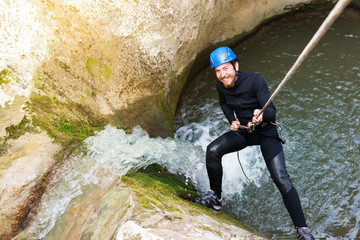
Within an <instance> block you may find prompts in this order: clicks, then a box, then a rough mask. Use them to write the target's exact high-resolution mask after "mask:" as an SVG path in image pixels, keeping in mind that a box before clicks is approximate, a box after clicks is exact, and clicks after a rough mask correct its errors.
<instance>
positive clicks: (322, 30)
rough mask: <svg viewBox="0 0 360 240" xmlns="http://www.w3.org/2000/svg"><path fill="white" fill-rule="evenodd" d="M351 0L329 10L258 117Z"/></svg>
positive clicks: (340, 2)
mask: <svg viewBox="0 0 360 240" xmlns="http://www.w3.org/2000/svg"><path fill="white" fill-rule="evenodd" d="M350 2H351V0H339V1H338V2H337V3H336V5H335V6H334V8H333V9H332V10H331V12H330V13H329V15H328V16H327V17H326V19H325V20H324V22H323V23H322V24H321V26H320V28H319V29H318V30H317V31H316V33H315V34H314V36H313V37H312V39H311V40H310V42H309V43H308V44H307V45H306V47H305V48H304V50H303V51H302V53H301V54H300V56H299V57H298V58H297V60H296V61H295V63H294V65H293V66H292V67H291V68H290V70H289V72H288V73H287V74H286V75H285V77H284V79H283V80H282V81H281V82H280V84H279V86H278V87H277V88H276V89H275V91H274V92H273V94H272V95H271V97H270V98H269V100H268V101H267V102H266V103H265V105H264V107H263V108H262V109H261V111H260V113H259V115H258V117H259V116H260V115H261V114H262V113H263V112H264V111H265V109H266V108H267V107H268V106H269V104H270V103H271V101H272V100H273V99H274V98H275V97H276V95H277V94H278V93H279V92H280V90H281V88H282V87H283V86H284V85H285V83H286V82H287V81H288V80H289V79H290V77H291V76H292V75H293V74H294V73H295V71H296V70H297V69H298V68H299V67H300V65H301V64H302V62H303V61H304V60H305V58H306V57H307V56H308V55H309V53H310V52H311V50H312V49H313V48H314V47H315V46H316V44H317V43H318V42H319V40H320V39H321V38H322V37H323V36H324V34H325V33H326V31H327V30H328V29H329V28H330V26H331V25H332V24H333V23H334V22H335V20H336V19H337V18H338V17H339V16H340V14H341V13H342V12H343V11H344V9H345V8H346V6H347V5H349V3H350ZM254 127H255V125H254V124H253V123H251V122H250V123H249V124H248V125H247V126H244V125H240V128H244V129H247V130H248V131H250V132H251V131H252V129H253V128H254ZM237 158H238V161H239V164H240V166H241V170H242V171H243V173H244V175H245V177H246V178H247V179H248V180H249V181H250V182H253V180H250V179H249V178H248V177H247V175H246V174H245V171H244V169H243V167H242V165H241V162H240V157H239V151H238V152H237Z"/></svg>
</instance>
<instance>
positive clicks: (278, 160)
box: [269, 151, 293, 194]
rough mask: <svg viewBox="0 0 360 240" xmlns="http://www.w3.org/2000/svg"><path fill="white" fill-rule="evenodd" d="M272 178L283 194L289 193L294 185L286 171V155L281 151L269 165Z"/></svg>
mask: <svg viewBox="0 0 360 240" xmlns="http://www.w3.org/2000/svg"><path fill="white" fill-rule="evenodd" d="M269 170H270V173H271V177H272V179H273V181H274V183H275V184H276V186H277V187H278V188H279V190H280V192H281V193H282V194H286V193H287V192H289V191H290V190H291V189H292V188H293V185H292V183H291V180H290V177H289V174H288V173H287V171H286V166H285V158H284V153H283V151H281V152H280V153H279V154H278V155H276V156H275V157H274V158H273V159H272V160H271V162H270V163H269Z"/></svg>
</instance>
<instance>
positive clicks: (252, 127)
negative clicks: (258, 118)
mask: <svg viewBox="0 0 360 240" xmlns="http://www.w3.org/2000/svg"><path fill="white" fill-rule="evenodd" d="M255 127H256V125H255V123H253V122H248V124H247V125H246V131H247V132H248V133H252V132H253V131H255Z"/></svg>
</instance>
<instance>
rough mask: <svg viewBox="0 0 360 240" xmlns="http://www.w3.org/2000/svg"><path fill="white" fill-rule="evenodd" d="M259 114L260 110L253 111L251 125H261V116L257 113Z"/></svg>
mask: <svg viewBox="0 0 360 240" xmlns="http://www.w3.org/2000/svg"><path fill="white" fill-rule="evenodd" d="M260 112H261V109H255V110H254V116H253V118H252V122H253V123H261V122H262V120H263V114H262V113H261V115H260V116H259V113H260Z"/></svg>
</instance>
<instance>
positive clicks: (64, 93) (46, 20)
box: [0, 0, 359, 238]
mask: <svg viewBox="0 0 360 240" xmlns="http://www.w3.org/2000/svg"><path fill="white" fill-rule="evenodd" d="M333 2H334V0H281V1H279V0H224V1H219V0H199V1H190V0H182V1H180V0H173V1H168V0H158V1H146V0H119V1H110V0H106V1H98V0H93V1H87V0H86V1H85V0H76V1H75V0H52V1H48V0H46V1H35V0H2V1H0V7H1V9H2V11H1V12H0V19H1V29H0V105H1V107H0V137H3V136H5V135H6V134H7V133H6V131H5V128H6V127H8V126H10V125H13V124H15V125H16V124H18V123H19V122H20V121H21V119H22V118H23V116H24V115H25V114H26V115H30V116H32V117H34V116H36V115H38V114H39V111H44V112H48V113H49V114H50V113H51V114H52V115H61V114H62V113H63V114H64V116H59V118H60V117H61V118H63V119H65V120H66V121H68V122H69V121H70V120H71V119H68V118H74V115H77V116H76V118H78V119H80V120H84V121H89V113H91V114H93V115H95V116H100V117H101V118H103V119H104V122H111V123H113V124H116V125H119V126H120V125H125V126H128V127H132V126H135V125H140V126H141V127H143V128H144V129H145V130H147V131H148V132H149V133H150V134H151V135H158V136H168V135H171V133H172V122H173V117H174V114H175V110H176V106H177V101H178V98H179V96H180V94H181V91H182V90H183V88H184V86H185V85H186V82H187V81H188V80H189V79H191V76H192V75H193V74H194V73H196V71H198V70H199V69H201V68H202V67H204V66H205V65H207V64H208V55H209V53H210V52H211V51H212V50H213V49H214V48H215V47H216V46H220V45H223V44H227V45H233V44H234V43H235V42H236V41H238V40H240V39H241V38H243V37H244V36H246V35H247V34H249V33H251V32H253V31H254V30H255V29H256V27H257V26H259V25H260V24H262V23H263V22H264V21H267V20H269V19H271V18H273V17H276V16H279V15H281V14H284V13H288V12H291V11H293V10H297V9H299V8H303V7H305V8H306V7H319V6H328V4H332V3H333ZM354 4H358V5H357V6H359V1H354ZM39 96H41V97H47V98H48V99H53V100H54V101H56V102H57V105H54V106H59V105H62V106H63V107H64V106H66V107H67V108H69V109H70V110H72V109H71V108H83V109H86V111H78V112H75V113H72V114H67V113H66V111H62V112H61V113H59V112H56V111H55V113H53V112H54V111H53V112H51V111H50V110H49V109H48V108H49V106H48V105H47V104H42V105H41V104H40V105H37V107H36V108H31V106H32V105H33V104H34V102H35V101H36V99H39V98H38V97H39ZM26 102H29V103H28V104H27V105H26V106H27V107H24V106H25V105H24V104H25V103H26ZM77 113H78V114H77ZM66 121H65V122H66ZM40 136H41V137H40ZM0 140H1V139H0ZM35 140H36V141H35ZM24 141H25V142H26V143H25V142H24ZM37 141H39V142H37ZM34 142H36V144H38V145H37V146H38V147H36V146H35V147H34V146H32V145H34ZM1 144H2V143H1V141H0V145H1ZM7 144H8V145H9V147H8V149H7V153H6V154H3V153H2V151H1V150H2V149H1V146H0V186H1V188H0V190H1V201H0V204H1V209H2V210H4V211H5V210H6V211H7V212H5V213H4V215H2V216H5V218H2V219H1V224H2V225H1V226H3V227H1V228H0V229H1V230H2V232H1V233H0V235H1V234H3V235H1V236H6V238H10V237H9V236H13V235H14V234H16V233H17V232H18V231H19V230H20V228H21V227H23V225H24V223H26V217H27V213H28V212H29V209H30V207H31V205H32V204H33V203H34V202H36V201H37V199H38V198H39V197H40V196H41V192H42V191H43V189H44V186H43V185H42V184H43V181H44V179H46V177H47V175H48V174H49V172H50V169H51V166H52V165H53V164H54V163H55V162H54V159H53V157H52V155H53V154H54V153H55V152H56V151H57V150H58V149H59V148H60V147H59V146H58V145H53V144H52V143H51V141H50V140H49V139H48V138H46V137H45V136H42V135H37V134H35V135H30V136H25V137H23V138H20V139H19V140H17V141H14V142H11V141H9V142H7ZM19 144H20V145H19ZM21 144H23V145H21ZM28 144H30V145H31V146H32V147H31V148H28V147H25V148H26V149H27V150H26V151H25V152H24V151H22V147H16V146H29V145H28ZM29 149H30V150H29ZM33 154H35V155H33ZM27 157H28V158H27ZM9 159H10V160H9ZM24 159H27V160H26V161H25V162H26V163H25V165H26V166H28V165H27V164H28V161H29V159H31V160H33V164H34V166H33V169H34V171H33V172H30V173H29V171H27V173H29V174H30V175H31V176H30V178H28V177H29V175H25V174H24V175H23V176H22V177H23V179H22V180H20V179H19V180H16V181H13V182H12V184H13V185H11V186H12V189H11V191H10V190H9V188H8V186H9V184H10V183H11V181H10V180H9V179H12V177H11V176H12V175H11V174H10V173H11V172H12V171H13V169H15V167H16V166H20V168H21V169H23V168H24V167H21V166H24V163H23V161H24ZM43 160H46V162H43ZM21 162H22V164H23V165H19V164H20V163H21ZM29 163H31V164H32V162H29ZM12 165H13V166H12ZM30 166H31V165H30ZM21 169H20V170H21ZM20 170H19V169H18V170H16V173H17V174H18V173H19V172H21V171H20ZM9 174H10V175H9ZM29 179H30V180H29ZM17 183H19V184H17ZM20 183H21V184H20ZM39 186H40V187H39ZM18 193H21V195H22V197H23V198H19V197H18V195H19V194H18ZM27 196H30V198H27ZM29 199H30V200H29ZM14 204H15V205H16V206H15V207H14ZM6 216H14V217H11V218H10V217H6Z"/></svg>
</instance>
